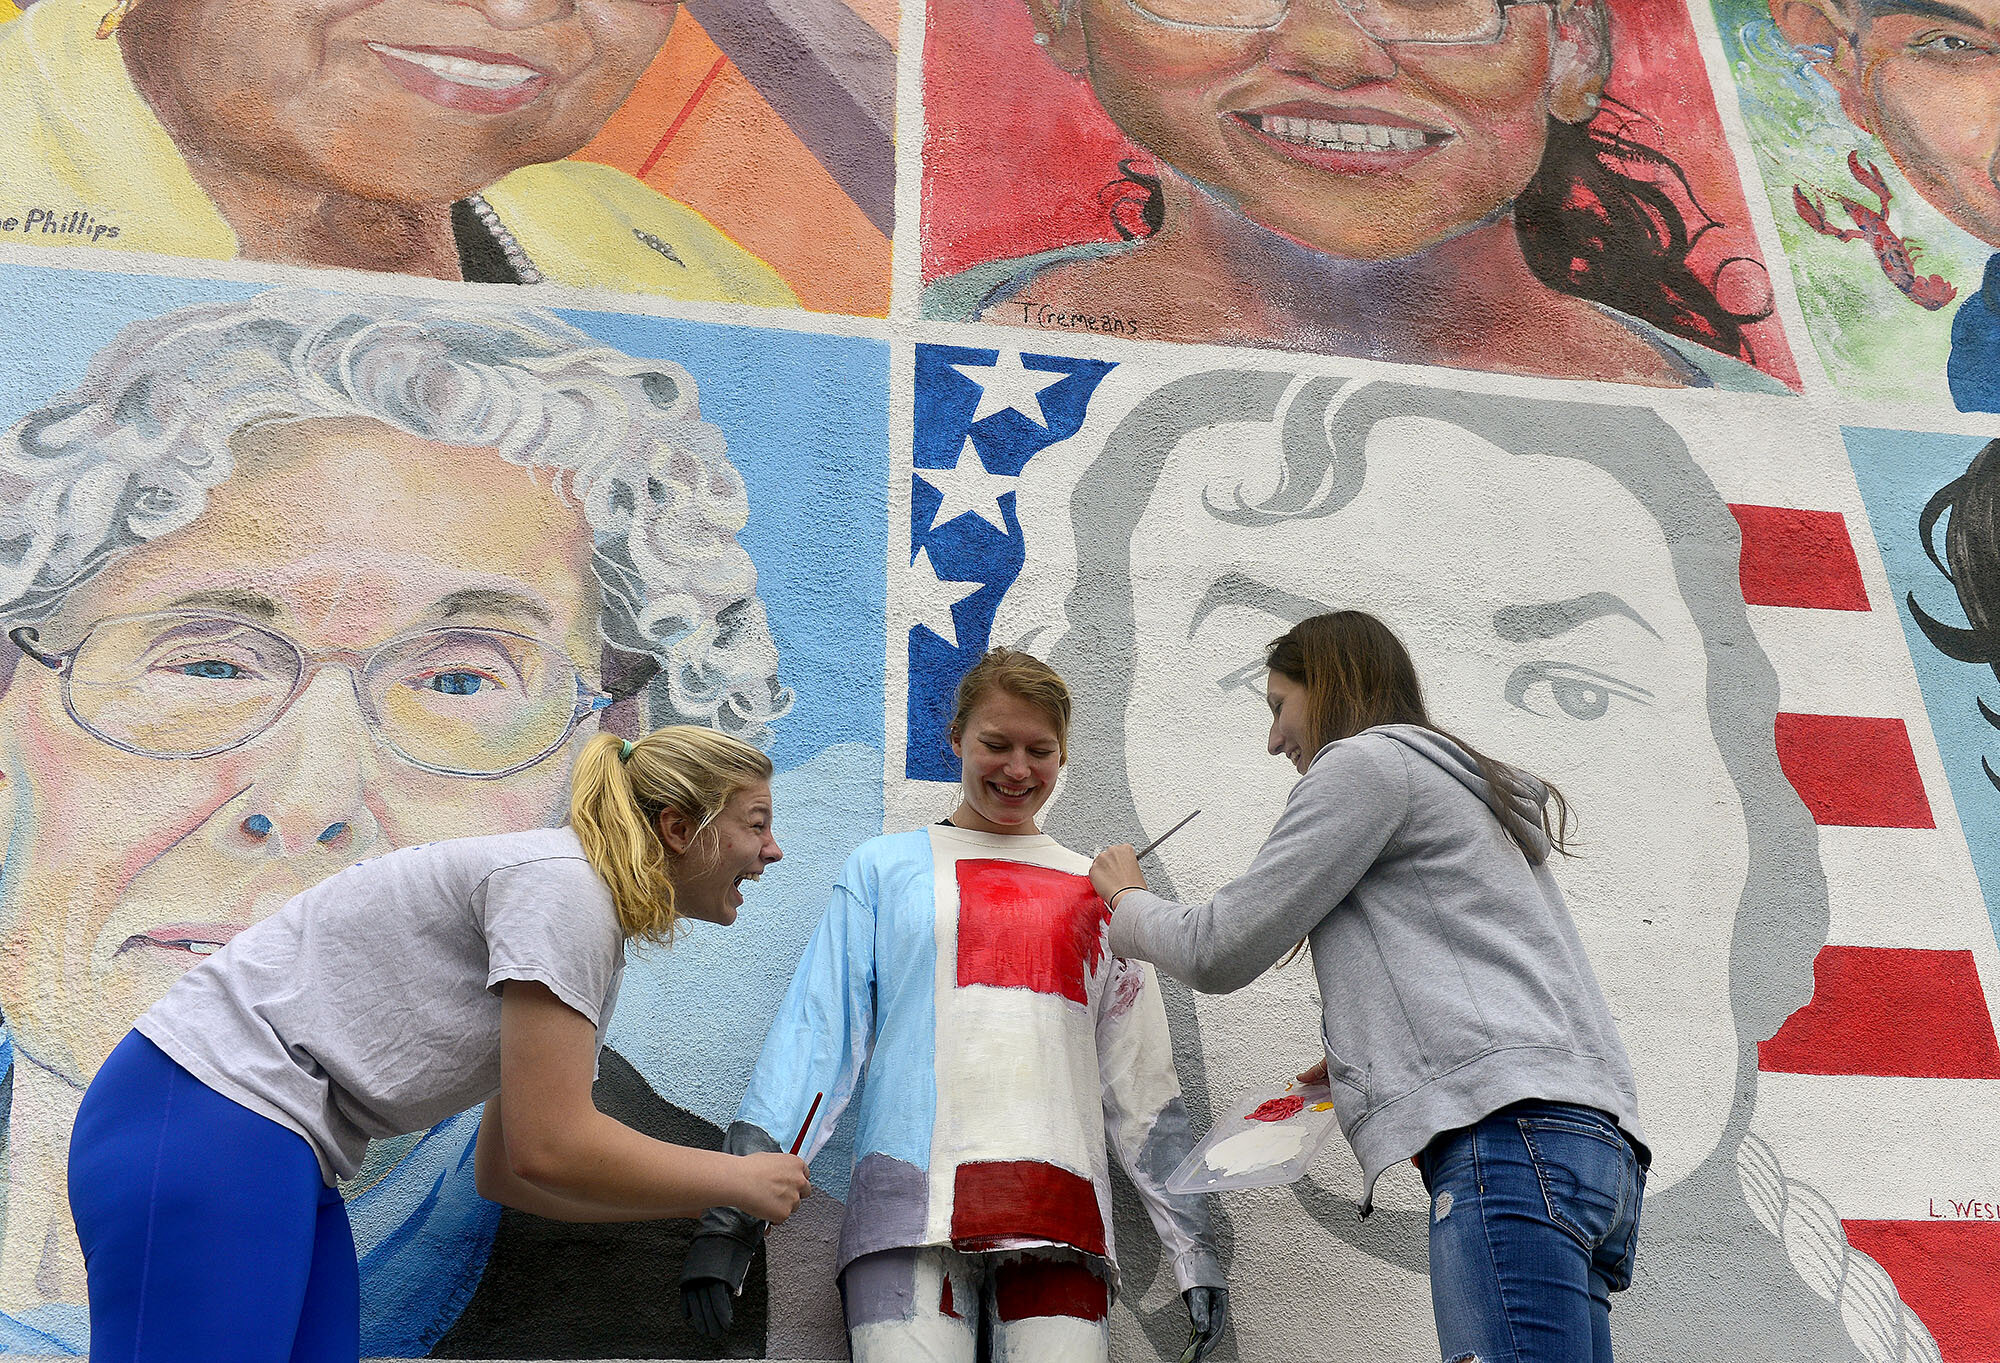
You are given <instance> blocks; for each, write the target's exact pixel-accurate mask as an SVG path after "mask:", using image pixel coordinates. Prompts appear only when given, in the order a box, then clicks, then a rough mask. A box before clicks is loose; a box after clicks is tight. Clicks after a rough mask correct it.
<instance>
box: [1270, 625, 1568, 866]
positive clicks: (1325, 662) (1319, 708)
mask: <svg viewBox="0 0 2000 1363" xmlns="http://www.w3.org/2000/svg"><path fill="white" fill-rule="evenodd" d="M1264 665H1265V666H1266V667H1268V668H1269V669H1270V670H1271V671H1273V672H1276V673H1278V674H1279V675H1280V676H1283V677H1286V678H1288V679H1290V680H1291V681H1293V682H1295V683H1297V684H1298V685H1299V686H1300V687H1301V688H1302V689H1303V690H1304V691H1305V703H1306V731H1305V734H1304V738H1305V744H1304V746H1305V749H1306V751H1307V752H1308V753H1311V754H1315V755H1316V754H1317V753H1318V752H1319V750H1320V749H1322V748H1324V747H1325V746H1326V745H1327V744H1329V743H1334V742H1338V741H1339V740H1341V739H1343V738H1352V737H1353V736H1354V735H1355V734H1358V733H1360V732H1361V731H1362V730H1363V729H1371V728H1373V727H1375V726H1376V725H1378V724H1414V725H1416V726H1418V727H1419V728H1424V729H1429V730H1430V731H1431V732H1432V733H1434V734H1437V735H1438V736H1440V737H1442V738H1447V739H1450V740H1451V741H1452V742H1453V743H1455V744H1457V745H1458V746H1459V747H1461V748H1463V749H1464V750H1465V753H1466V756H1468V757H1470V758H1471V759H1472V760H1473V762H1474V763H1475V764H1477V765H1478V767H1479V774H1480V775H1481V776H1483V777H1485V778H1486V787H1487V789H1486V805H1487V807H1488V808H1489V809H1491V810H1492V811H1493V815H1494V817H1495V818H1497V819H1499V820H1500V826H1501V827H1502V828H1504V829H1506V830H1507V836H1508V837H1509V838H1511V839H1513V841H1514V845H1515V846H1517V847H1519V848H1520V849H1521V852H1522V854H1523V855H1524V856H1526V857H1527V858H1528V860H1529V861H1531V862H1539V861H1541V860H1542V859H1543V858H1544V857H1545V856H1546V855H1547V854H1546V853H1544V852H1543V851H1542V850H1541V848H1540V846H1539V841H1540V839H1538V838H1537V837H1536V836H1535V827H1534V825H1531V824H1529V823H1527V822H1526V820H1525V819H1524V818H1523V817H1522V815H1521V813H1520V812H1519V810H1517V809H1516V808H1515V806H1514V804H1513V802H1512V801H1511V800H1509V799H1508V798H1507V797H1508V795H1509V794H1510V793H1512V794H1519V795H1525V796H1526V797H1527V798H1529V799H1530V800H1535V801H1537V802H1538V803H1539V805H1540V809H1541V824H1540V832H1541V835H1542V836H1543V837H1546V838H1547V839H1548V841H1549V845H1550V846H1552V847H1554V848H1555V849H1556V850H1557V851H1558V852H1561V853H1562V854H1563V855H1565V856H1569V855H1571V853H1570V850H1569V847H1568V845H1567V837H1568V832H1569V821H1570V820H1569V801H1567V800H1565V799H1564V798H1563V795H1562V792H1561V791H1559V790H1557V789H1556V788H1555V787H1554V786H1552V785H1550V784H1549V783H1548V782H1547V781H1543V780H1541V779H1539V778H1538V777H1535V776H1532V775H1530V774H1529V773H1527V772H1525V771H1522V770H1521V769H1520V768H1518V767H1512V766H1509V765H1508V764H1507V763H1505V762H1501V761H1497V760H1495V759H1494V758H1491V757H1488V756H1486V755H1485V754H1484V753H1482V752H1480V751H1479V750H1478V749H1477V748H1475V747H1473V746H1472V745H1471V744H1470V743H1467V742H1466V741H1465V740H1464V739H1462V738H1459V737H1458V736H1457V735H1455V734H1451V733H1448V732H1446V731H1445V730H1443V729H1440V728H1439V727H1438V726H1437V725H1436V724H1434V723H1432V722H1431V717H1430V712H1429V711H1427V710H1426V709H1425V708H1424V690H1423V685H1422V683H1420V682H1419V681H1418V680H1417V667H1416V664H1415V663H1413V662H1411V661H1410V651H1409V650H1408V649H1406V648H1404V647H1403V641H1402V640H1401V639H1398V638H1397V637H1396V633H1395V631H1394V630H1392V629H1390V628H1389V627H1388V626H1387V625H1385V624H1383V623H1382V622H1381V621H1380V620H1378V619H1376V618H1375V617H1374V616H1372V615H1370V614H1368V612H1366V611H1352V610H1349V611H1333V612H1330V613H1329V614H1326V615H1315V616H1312V617H1311V618H1309V619H1305V620H1301V621H1299V623H1298V624H1296V625H1293V626H1292V627H1291V628H1290V629H1289V630H1287V631H1285V633H1284V634H1282V635H1280V636H1279V637H1278V638H1276V639H1273V640H1272V641H1271V646H1270V648H1269V650H1268V651H1267V653H1266V654H1265V658H1264ZM1544 792H1546V795H1544Z"/></svg>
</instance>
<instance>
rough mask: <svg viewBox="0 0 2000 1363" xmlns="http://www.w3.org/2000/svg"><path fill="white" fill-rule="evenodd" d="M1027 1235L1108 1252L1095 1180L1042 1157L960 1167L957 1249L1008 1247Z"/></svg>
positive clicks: (954, 1218)
mask: <svg viewBox="0 0 2000 1363" xmlns="http://www.w3.org/2000/svg"><path fill="white" fill-rule="evenodd" d="M1022 1237H1028V1238H1032V1239H1040V1240H1050V1241H1053V1242H1055V1243H1056V1244H1059V1245H1072V1246H1074V1247H1075V1248H1077V1249H1080V1250H1082V1251H1083V1252H1084V1253H1086V1254H1102V1253H1104V1214H1103V1213H1102V1212H1100V1211H1099V1210H1098V1208H1097V1190H1096V1189H1095V1188H1094V1187H1092V1186H1091V1183H1090V1180H1089V1179H1087V1178H1085V1177H1083V1176H1082V1175H1081V1174H1073V1173H1071V1172H1070V1171H1069V1170H1067V1169H1059V1168H1057V1167H1056V1166H1055V1165H1053V1164H1043V1163H1042V1162H1041V1161H1039V1160H983V1161H980V1162H978V1163H975V1164H961V1165H959V1166H958V1175H957V1178H956V1180H955V1182H954V1184H953V1188H952V1196H951V1244H952V1248H954V1249H958V1250H963V1251H966V1252H967V1253H974V1252H977V1251H980V1250H989V1249H1004V1248H1006V1242H1008V1241H1010V1240H1017V1239H1020V1238H1022Z"/></svg>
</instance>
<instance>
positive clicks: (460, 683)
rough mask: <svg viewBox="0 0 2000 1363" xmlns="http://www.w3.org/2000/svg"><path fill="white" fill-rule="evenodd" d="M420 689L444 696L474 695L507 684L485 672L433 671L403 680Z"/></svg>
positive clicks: (406, 683) (406, 684) (497, 688)
mask: <svg viewBox="0 0 2000 1363" xmlns="http://www.w3.org/2000/svg"><path fill="white" fill-rule="evenodd" d="M403 684H404V685H405V686H413V687H415V688H417V689H418V690H420V691H435V692H437V693H438V694H439V695H442V696H472V695H477V694H478V693H479V692H481V691H496V690H499V689H501V688H502V687H504V686H506V683H505V682H503V681H501V680H500V678H498V677H495V676H490V675H488V674H487V673H484V672H470V671H458V672H431V673H426V674H424V675H422V676H416V677H409V678H406V679H405V680H404V682H403Z"/></svg>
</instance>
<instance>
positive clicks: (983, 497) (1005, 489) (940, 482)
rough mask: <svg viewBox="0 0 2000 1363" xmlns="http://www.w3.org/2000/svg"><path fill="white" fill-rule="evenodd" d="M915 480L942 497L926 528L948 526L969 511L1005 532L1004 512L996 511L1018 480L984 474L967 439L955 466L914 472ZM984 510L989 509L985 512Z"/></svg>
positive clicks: (975, 447) (981, 465) (1000, 474)
mask: <svg viewBox="0 0 2000 1363" xmlns="http://www.w3.org/2000/svg"><path fill="white" fill-rule="evenodd" d="M917 477H919V478H921V479H923V480H924V481H925V482H926V483H929V484H930V485H931V486H932V487H934V488H936V489H937V490H938V491H939V492H940V493H941V494H943V496H944V502H943V504H942V505H940V506H939V507H938V509H937V515H935V516H933V517H931V523H930V526H928V527H926V528H927V529H934V528H936V527H937V526H940V525H948V524H950V523H951V522H952V521H955V520H957V519H958V518H959V517H960V516H963V515H965V514H966V513H968V512H970V513H971V514H972V515H975V516H977V517H979V519H980V520H982V521H985V522H986V523H987V524H988V525H990V526H992V527H993V528H994V529H995V530H998V531H999V532H1000V533H1001V534H1003V535H1004V534H1005V533H1007V513H1005V512H1004V511H1002V510H1001V509H1000V499H1001V498H1002V497H1004V496H1006V495H1007V494H1008V493H1010V492H1012V491H1014V490H1015V488H1016V486H1017V485H1018V484H1019V483H1020V481H1021V480H1020V479H1019V478H1018V477H1015V476H1012V475H1009V474H1005V473H989V472H987V469H986V463H985V461H984V460H982V459H981V458H980V457H979V449H978V447H977V446H976V445H974V444H973V443H972V437H971V436H969V435H968V436H967V437H966V438H965V447H964V448H963V449H961V450H960V451H959V452H958V462H957V463H955V464H953V465H952V466H951V467H950V468H948V469H918V470H917ZM988 507H991V508H992V510H990V511H989V510H987V508H988Z"/></svg>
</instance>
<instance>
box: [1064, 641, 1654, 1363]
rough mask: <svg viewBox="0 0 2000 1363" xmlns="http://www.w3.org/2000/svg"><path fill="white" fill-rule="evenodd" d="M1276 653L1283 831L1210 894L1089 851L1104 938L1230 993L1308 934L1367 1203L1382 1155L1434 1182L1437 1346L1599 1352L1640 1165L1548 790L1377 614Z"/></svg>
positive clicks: (1633, 1113)
mask: <svg viewBox="0 0 2000 1363" xmlns="http://www.w3.org/2000/svg"><path fill="white" fill-rule="evenodd" d="M1266 663H1267V666H1268V667H1269V669H1270V675H1269V687H1268V699H1269V702H1270V706H1271V716H1272V719H1271V734H1270V745H1269V746H1270V751H1271V752H1272V753H1273V754H1276V755H1279V756H1283V757H1285V758H1287V759H1289V760H1290V761H1291V763H1292V764H1293V765H1294V766H1295V767H1297V768H1298V770H1299V772H1300V780H1299V782H1298V784H1297V785H1296V786H1294V787H1293V788H1292V793H1291V796H1290V798H1289V799H1288V800H1287V802H1286V804H1285V810H1284V813H1283V815H1282V816H1280V818H1279V820H1278V824H1277V827H1276V828H1274V829H1273V830H1272V832H1271V836H1270V837H1269V838H1268V839H1267V840H1266V841H1265V843H1264V846H1263V847H1262V848H1261V849H1260V850H1259V851H1258V853H1257V855H1256V857H1255V859H1254V860H1253V861H1252V862H1251V864H1250V868H1249V869H1248V870H1247V871H1245V872H1244V873H1243V874H1242V875H1240V876H1238V877H1237V878H1236V879H1235V880H1233V881H1231V882H1229V883H1228V884H1227V885H1224V886H1223V887H1222V888H1221V889H1220V890H1218V891H1217V892H1216V894H1215V897H1214V898H1212V899H1210V900H1209V901H1208V902H1207V903H1205V904H1175V903H1172V902H1170V901H1168V900H1166V899H1162V898H1161V897H1159V896H1157V895H1154V894H1152V893H1150V892H1149V891H1148V890H1147V889H1146V882H1145V877H1144V875H1143V874H1142V873H1141V872H1140V870H1139V864H1138V861H1137V859H1136V857H1135V856H1134V855H1133V852H1132V849H1131V848H1130V847H1128V846H1122V845H1121V846H1118V847H1112V848H1109V849H1107V850H1106V851H1105V852H1103V853H1101V854H1100V855H1099V856H1098V858H1097V861H1096V862H1095V864H1094V865H1093V866H1092V867H1091V881H1092V883H1093V884H1094V885H1095V887H1096V889H1097V891H1098V893H1099V894H1101V895H1103V896H1104V898H1105V900H1106V901H1107V902H1108V903H1109V904H1110V905H1111V907H1112V909H1113V910H1114V913H1113V917H1112V922H1111V947H1112V950H1113V951H1115V952H1116V953H1117V954H1119V955H1120V956H1124V957H1128V958H1133V959H1138V960H1146V961H1152V962H1153V963H1155V964H1156V965H1157V966H1158V967H1159V968H1160V969H1162V970H1164V971H1167V972H1168V973H1170V974H1172V975H1175V976H1177V977H1179V978H1180V979H1183V980H1185V981H1187V983H1188V984H1190V985H1191V986H1193V987H1194V988H1195V989H1198V990H1201V991H1203V992H1205V993H1227V992H1229V991H1231V990H1235V989H1240V988H1242V987H1243V986H1244V985H1246V984H1248V983H1250V982H1251V981H1252V980H1253V979H1255V978H1256V977H1257V976H1258V975H1260V974H1262V973H1263V972H1264V971H1265V970H1266V969H1268V968H1269V967H1270V966H1271V965H1273V964H1274V963H1276V962H1277V961H1278V960H1279V959H1280V958H1281V957H1282V956H1284V955H1285V953H1286V952H1287V951H1288V950H1290V949H1291V948H1292V947H1293V946H1294V945H1295V944H1297V943H1299V942H1301V941H1303V942H1305V943H1306V944H1308V945H1309V947H1310V949H1311V951H1312V957H1313V967H1314V973H1315V974H1316V975H1317V976H1318V979H1319V989H1320V997H1321V998H1322V999H1324V1000H1325V1019H1324V1024H1323V1036H1324V1040H1325V1045H1326V1062H1325V1067H1324V1077H1325V1079H1326V1081H1327V1082H1329V1083H1330V1085H1331V1087H1332V1090H1333V1100H1334V1106H1335V1108H1336V1110H1337V1112H1338V1115H1339V1117H1340V1126H1341V1130H1342V1132H1343V1133H1344V1134H1345V1135H1346V1136H1347V1139H1348V1141H1349V1143H1350V1144H1352V1145H1353V1147H1354V1153H1355V1157H1356V1158H1357V1159H1358V1160H1359V1161H1360V1164H1361V1169H1362V1174H1363V1179H1364V1183H1363V1192H1362V1199H1361V1203H1362V1209H1363V1214H1364V1215H1365V1214H1366V1213H1367V1210H1368V1209H1369V1206H1370V1199H1371V1196H1372V1192H1373V1189H1374V1185H1375V1180H1376V1178H1377V1177H1378V1176H1379V1175H1380V1174H1381V1172H1382V1171H1383V1170H1384V1169H1386V1168H1388V1167H1389V1166H1390V1165H1392V1164H1394V1163H1396V1162H1397V1161H1398V1160H1402V1159H1410V1158H1413V1157H1414V1158H1415V1160H1416V1162H1417V1166H1418V1168H1419V1169H1420V1170H1421V1172H1422V1174H1423V1179H1424V1186H1425V1188H1426V1189H1427V1190H1428V1191H1429V1193H1430V1196H1431V1215H1430V1218H1429V1221H1430V1252H1431V1298H1432V1304H1433V1308H1434V1310H1435V1313H1436V1317H1437V1327H1438V1338H1439V1342H1440V1344H1441V1346H1442V1351H1443V1356H1444V1358H1446V1359H1447V1360H1450V1363H1464V1360H1476V1363H1610V1360H1611V1356H1612V1353H1611V1335H1610V1302H1609V1294H1610V1293H1612V1292H1616V1291H1619V1290H1621V1289H1623V1288H1624V1287H1626V1286H1627V1285H1628V1284H1629V1283H1630V1282H1631V1277H1632V1260H1633V1252H1634V1248H1635V1245H1636V1242H1637V1235H1638V1220H1639V1203H1640V1196H1641V1193H1642V1191H1643V1189H1644V1185H1645V1173H1646V1166H1647V1164H1648V1162H1649V1161H1650V1158H1651V1156H1650V1152H1649V1151H1648V1149H1647V1147H1646V1143H1645V1134H1644V1132H1643V1130H1642V1129H1641V1128H1640V1125H1639V1114H1638V1098H1637V1093H1636V1090H1635V1086H1634V1083H1633V1078H1632V1066H1631V1062H1630V1061H1629V1060H1627V1058H1626V1055H1625V1047H1624V1045H1623V1043H1622V1042H1621V1041H1620V1040H1619V1038H1618V1030H1617V1027H1616V1026H1615V1025H1614V1024H1613V1022H1612V1020H1611V1014H1610V1010H1609V1008H1608V1007H1607V1006H1606V1004H1605V1001H1604V994H1603V991H1602V990H1601V989H1600V988H1599V987H1598V983H1597V978H1596V976H1595V975H1594V974H1593V973H1592V971H1591V968H1590V962H1589V959H1588V958H1587V957H1586V956H1585V954H1584V949H1583V943H1582V941H1581V940H1580V939H1579V938H1578V936H1577V931H1576V926H1575V924H1574V923H1573V922H1572V921H1571V919H1570V915H1569V911H1568V909H1567V908H1566V907H1565V906H1564V904H1563V897H1562V892H1561V891H1560V890H1559V889H1558V888H1557V886H1556V882H1555V878H1554V876H1553V875H1551V873H1550V871H1549V867H1548V864H1547V863H1548V857H1549V854H1550V852H1551V851H1561V850H1563V842H1562V839H1563V829H1564V825H1565V823H1566V821H1567V809H1566V806H1565V805H1564V802H1563V799H1562V796H1561V795H1560V794H1559V793H1558V792H1556V791H1555V789H1554V788H1553V787H1551V786H1549V785H1547V784H1546V783H1544V782H1542V781H1539V780H1537V779H1536V778H1534V777H1533V776H1530V775H1528V774H1527V773H1526V772H1522V771H1517V770H1515V769H1514V768H1512V767H1509V766H1506V765H1505V764H1503V763H1500V762H1496V761H1494V760H1492V759H1491V758H1488V757H1485V756H1483V755H1481V754H1480V753H1478V752H1476V751H1474V750H1473V749H1472V748H1470V747H1469V746H1467V745H1466V744H1464V743H1462V742H1460V741H1458V740H1456V739H1454V738H1451V737H1450V736H1448V735H1446V734H1445V733H1443V732H1442V731H1440V730H1439V729H1438V728H1437V727H1436V726H1435V725H1433V724H1432V723H1431V720H1430V716H1429V715H1428V714H1427V713H1426V711H1425V709H1424V703H1423V693H1422V689H1421V687H1420V686H1419V684H1418V681H1417V675H1416V668H1415V666H1414V665H1413V664H1412V663H1411V661H1410V656H1409V653H1408V651H1407V650H1406V649H1404V647H1403V645H1402V643H1401V641H1400V640H1398V639H1397V638H1396V636H1395V635H1394V633H1392V632H1391V631H1390V629H1389V628H1388V626H1386V625H1384V624H1383V623H1382V622H1381V621H1380V620H1377V619H1376V618H1375V617H1374V616H1371V615H1368V614H1365V613H1363V612H1361V611H1337V612H1334V613H1332V614H1329V615H1319V616H1314V617H1313V618H1311V619H1309V620H1305V621H1302V622H1300V623H1299V624H1298V625H1296V626H1294V627H1293V628H1292V629H1291V630H1290V631H1289V632H1288V633H1286V634H1285V635H1284V636H1283V637H1282V638H1280V639H1278V640H1277V641H1276V642H1275V643H1273V644H1272V645H1271V648H1270V652H1269V654H1268V657H1267V659H1266ZM1302 1077H1310V1078H1319V1077H1321V1076H1320V1074H1318V1073H1313V1072H1309V1073H1308V1075H1307V1076H1302Z"/></svg>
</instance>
